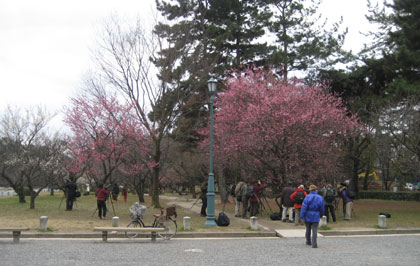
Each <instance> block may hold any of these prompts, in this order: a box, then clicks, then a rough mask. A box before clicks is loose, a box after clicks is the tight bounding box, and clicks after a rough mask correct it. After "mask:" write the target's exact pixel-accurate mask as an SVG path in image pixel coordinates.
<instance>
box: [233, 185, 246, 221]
mask: <svg viewBox="0 0 420 266" xmlns="http://www.w3.org/2000/svg"><path fill="white" fill-rule="evenodd" d="M244 186H245V187H246V184H245V182H244V180H243V179H241V180H240V181H239V183H238V184H236V187H235V217H240V216H241V215H240V213H241V212H240V210H241V202H242V194H241V193H242V192H241V191H242V188H243V187H244Z"/></svg>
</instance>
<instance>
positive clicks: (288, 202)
mask: <svg viewBox="0 0 420 266" xmlns="http://www.w3.org/2000/svg"><path fill="white" fill-rule="evenodd" d="M293 192H295V189H294V188H292V187H285V188H283V190H282V193H281V203H282V205H283V213H282V216H281V220H282V221H283V222H284V223H285V222H286V221H287V211H289V222H290V223H293V205H294V203H293V200H292V199H291V198H290V196H291V195H292V194H293Z"/></svg>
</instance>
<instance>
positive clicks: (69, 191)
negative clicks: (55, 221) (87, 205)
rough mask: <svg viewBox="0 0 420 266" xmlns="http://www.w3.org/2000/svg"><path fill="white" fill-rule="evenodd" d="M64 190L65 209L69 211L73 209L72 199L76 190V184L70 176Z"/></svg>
mask: <svg viewBox="0 0 420 266" xmlns="http://www.w3.org/2000/svg"><path fill="white" fill-rule="evenodd" d="M65 191H66V211H71V210H73V203H74V199H75V198H76V191H77V185H76V183H75V182H74V181H73V178H72V177H70V178H69V179H68V180H67V183H66V186H65Z"/></svg>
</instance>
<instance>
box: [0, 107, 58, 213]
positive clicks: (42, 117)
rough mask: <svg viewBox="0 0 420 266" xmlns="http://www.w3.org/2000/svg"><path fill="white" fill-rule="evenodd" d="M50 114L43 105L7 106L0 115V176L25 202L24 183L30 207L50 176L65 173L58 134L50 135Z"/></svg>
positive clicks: (54, 176)
mask: <svg viewBox="0 0 420 266" xmlns="http://www.w3.org/2000/svg"><path fill="white" fill-rule="evenodd" d="M52 118H53V115H51V114H49V113H48V112H47V111H46V110H45V109H44V108H41V107H36V108H28V109H26V110H24V111H22V110H21V109H19V108H11V107H8V108H7V109H6V110H5V111H4V113H3V114H2V115H1V118H0V136H1V149H2V153H1V157H2V158H1V161H0V177H1V178H3V179H4V180H6V182H7V183H9V184H10V186H11V187H12V188H13V189H14V190H15V191H16V193H17V194H18V195H19V202H25V192H24V187H27V188H28V191H29V194H30V196H31V203H30V208H31V209H34V208H35V199H36V197H37V196H38V195H39V193H40V192H41V191H42V190H43V189H44V188H46V187H47V186H48V185H49V184H51V183H53V179H54V178H57V177H58V176H59V177H62V176H63V175H65V173H64V172H63V171H62V168H64V160H61V159H60V157H61V156H63V152H64V150H63V147H64V145H60V143H61V140H60V139H59V138H58V137H53V138H51V137H50V136H49V135H48V132H47V124H48V122H49V121H50V120H51V119H52Z"/></svg>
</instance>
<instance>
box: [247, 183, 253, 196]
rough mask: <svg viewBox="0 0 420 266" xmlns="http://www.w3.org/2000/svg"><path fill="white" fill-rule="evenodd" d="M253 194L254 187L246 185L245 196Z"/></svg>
mask: <svg viewBox="0 0 420 266" xmlns="http://www.w3.org/2000/svg"><path fill="white" fill-rule="evenodd" d="M253 195H254V187H253V186H248V187H247V188H246V197H247V198H251V197H252V196H253Z"/></svg>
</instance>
